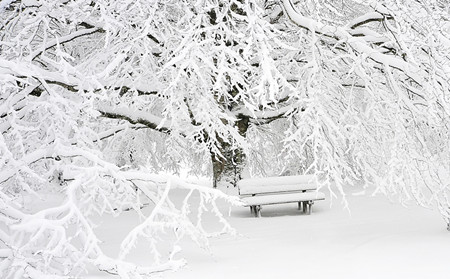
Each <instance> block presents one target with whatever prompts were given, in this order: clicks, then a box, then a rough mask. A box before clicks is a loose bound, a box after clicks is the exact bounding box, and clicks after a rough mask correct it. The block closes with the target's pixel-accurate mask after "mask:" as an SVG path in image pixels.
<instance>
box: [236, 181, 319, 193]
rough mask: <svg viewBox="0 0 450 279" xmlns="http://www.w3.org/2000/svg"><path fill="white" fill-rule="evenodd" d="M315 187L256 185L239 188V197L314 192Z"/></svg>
mask: <svg viewBox="0 0 450 279" xmlns="http://www.w3.org/2000/svg"><path fill="white" fill-rule="evenodd" d="M316 189H317V185H316V184H315V183H307V184H306V183H305V184H302V183H300V184H299V183H297V184H286V185H262V186H260V185H257V186H253V185H252V186H244V187H242V186H240V187H239V194H240V195H241V196H245V195H252V194H256V195H257V194H269V193H279V192H295V191H309V190H316Z"/></svg>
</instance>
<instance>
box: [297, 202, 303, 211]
mask: <svg viewBox="0 0 450 279" xmlns="http://www.w3.org/2000/svg"><path fill="white" fill-rule="evenodd" d="M298 210H302V202H298Z"/></svg>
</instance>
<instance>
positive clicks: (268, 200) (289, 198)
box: [241, 192, 325, 206]
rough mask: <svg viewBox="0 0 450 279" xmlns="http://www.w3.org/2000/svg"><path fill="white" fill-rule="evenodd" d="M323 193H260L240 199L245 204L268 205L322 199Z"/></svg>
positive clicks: (323, 197)
mask: <svg viewBox="0 0 450 279" xmlns="http://www.w3.org/2000/svg"><path fill="white" fill-rule="evenodd" d="M324 199H325V194H324V193H321V192H305V193H290V194H277V195H260V196H249V197H244V198H241V201H243V202H244V203H245V206H252V205H261V204H264V205H269V204H279V203H290V202H301V201H311V200H324Z"/></svg>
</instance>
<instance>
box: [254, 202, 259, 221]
mask: <svg viewBox="0 0 450 279" xmlns="http://www.w3.org/2000/svg"><path fill="white" fill-rule="evenodd" d="M254 211H255V217H257V218H259V217H261V206H260V205H256V206H255V208H254Z"/></svg>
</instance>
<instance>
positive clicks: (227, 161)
mask: <svg viewBox="0 0 450 279" xmlns="http://www.w3.org/2000/svg"><path fill="white" fill-rule="evenodd" d="M239 117H240V118H239V120H238V121H237V122H236V125H237V128H238V130H239V134H240V135H241V136H243V137H245V136H246V133H247V129H248V125H249V118H248V117H245V116H242V115H239ZM220 144H221V146H219V150H220V152H221V154H222V156H220V155H217V154H214V153H211V161H212V167H213V187H214V188H217V185H218V183H219V182H224V183H226V184H228V185H229V184H231V185H233V186H234V187H236V184H237V182H238V181H239V180H240V179H241V178H242V170H243V169H244V165H245V158H246V156H245V153H244V151H243V150H242V148H240V147H237V148H236V147H235V148H233V147H232V146H230V144H228V143H226V142H225V141H220Z"/></svg>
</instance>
